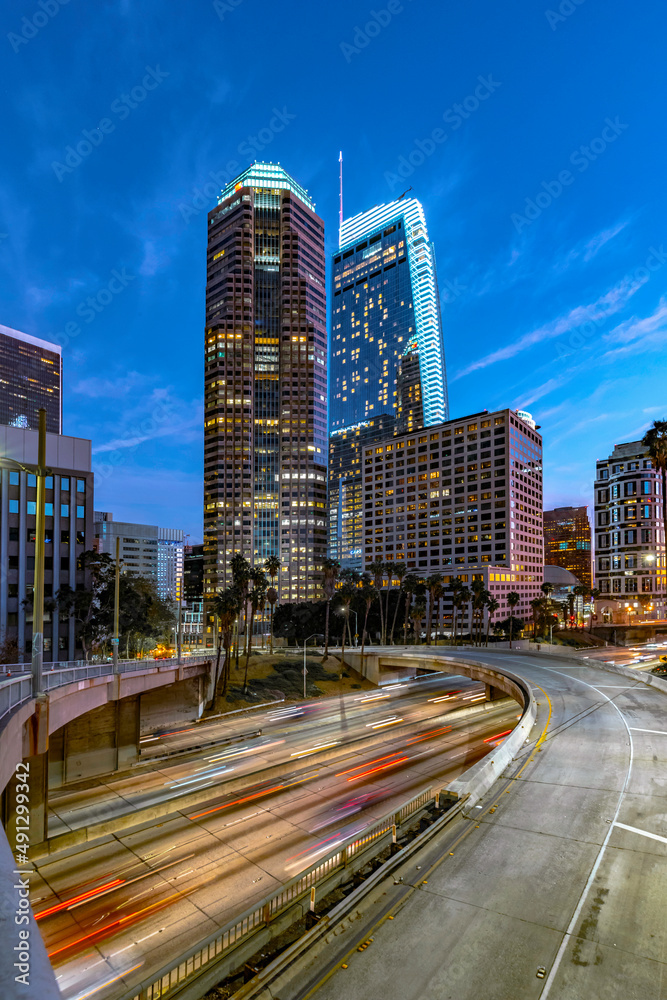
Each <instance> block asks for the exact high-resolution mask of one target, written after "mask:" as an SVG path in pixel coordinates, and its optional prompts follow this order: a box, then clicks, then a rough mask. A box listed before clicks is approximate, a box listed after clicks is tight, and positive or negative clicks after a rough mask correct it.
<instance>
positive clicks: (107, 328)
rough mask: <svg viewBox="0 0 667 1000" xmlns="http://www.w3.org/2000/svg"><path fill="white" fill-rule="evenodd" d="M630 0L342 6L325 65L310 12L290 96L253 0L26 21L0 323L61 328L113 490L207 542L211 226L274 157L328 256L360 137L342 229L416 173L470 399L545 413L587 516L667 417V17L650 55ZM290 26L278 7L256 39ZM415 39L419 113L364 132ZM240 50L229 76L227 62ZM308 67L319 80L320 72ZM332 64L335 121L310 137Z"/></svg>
mask: <svg viewBox="0 0 667 1000" xmlns="http://www.w3.org/2000/svg"><path fill="white" fill-rule="evenodd" d="M615 7H617V8H618V11H619V14H620V12H621V10H622V8H621V7H620V5H617V4H612V10H611V11H610V16H609V17H607V18H605V19H604V21H603V20H602V19H601V18H600V16H599V14H598V13H596V11H595V10H594V8H593V7H591V6H590V5H587V4H584V5H582V6H581V7H580V8H579V7H578V8H577V9H576V11H575V12H574V13H573V14H572V16H570V17H567V18H565V19H564V20H563V21H560V20H558V19H556V20H555V21H554V20H553V18H552V19H551V20H550V19H549V18H548V17H547V16H546V14H545V12H544V11H541V10H540V11H536V10H534V9H532V7H531V5H529V4H528V3H521V4H519V6H518V7H517V8H516V9H515V10H513V11H512V12H511V13H510V14H508V13H507V12H500V11H495V10H493V9H491V8H490V7H489V8H488V9H487V10H485V17H484V18H483V19H476V18H475V14H474V12H472V11H470V12H468V11H460V12H458V13H457V15H456V18H455V19H454V20H453V21H452V20H451V18H450V16H449V15H448V14H447V13H445V12H444V11H443V12H441V11H434V12H433V13H432V23H431V25H430V27H431V28H432V31H429V32H427V33H425V32H424V31H423V23H422V20H421V18H420V16H419V13H418V10H417V8H416V7H412V6H403V8H402V12H401V13H396V14H395V15H393V16H392V17H391V18H390V21H389V22H388V23H387V25H386V26H385V27H383V28H382V29H381V30H380V31H379V32H378V35H377V37H371V35H373V33H374V30H375V29H373V31H371V32H370V33H369V34H368V35H366V34H365V33H364V28H365V25H366V21H365V18H366V17H369V18H370V14H367V13H366V12H364V13H363V15H362V13H361V12H360V10H359V8H358V7H357V6H356V5H354V4H352V3H342V4H340V5H338V6H337V7H336V9H335V10H333V9H332V10H327V11H326V12H322V13H321V14H319V15H318V17H319V18H321V19H322V23H321V25H319V26H318V33H319V34H320V35H323V36H325V37H326V38H327V43H326V45H325V46H324V47H323V48H322V49H321V51H318V52H317V57H315V49H313V51H310V50H309V48H308V46H307V45H306V46H304V45H303V43H304V42H306V41H307V40H308V39H309V38H310V31H309V29H308V28H306V27H305V26H304V25H300V26H299V29H298V31H297V32H296V33H295V34H294V36H292V37H291V38H290V39H289V40H288V41H287V42H286V44H287V45H288V47H289V46H292V47H293V48H294V51H295V52H296V51H297V47H300V49H299V52H300V58H299V60H296V61H295V63H297V62H298V64H299V70H298V71H297V70H296V69H295V68H290V70H289V72H287V73H286V74H285V76H284V77H283V78H282V79H281V82H280V86H278V87H277V88H274V89H273V90H272V91H271V98H270V99H269V98H268V97H267V93H268V92H269V91H268V90H267V82H268V80H269V77H268V76H267V74H268V73H269V70H268V69H267V68H263V65H262V63H263V62H264V63H265V64H266V66H267V67H268V65H269V62H270V60H264V61H263V60H261V59H259V60H257V62H256V64H255V66H254V68H253V71H252V73H251V74H250V76H249V77H247V69H246V68H245V67H243V66H242V50H243V45H242V39H243V37H244V33H245V32H246V31H247V28H248V24H249V19H250V18H251V16H252V15H251V13H250V11H251V8H250V5H246V4H240V5H238V8H234V9H232V10H230V12H228V13H226V14H225V15H224V18H223V19H221V17H220V16H219V13H218V12H217V11H216V9H215V8H214V6H213V5H212V4H211V5H209V4H207V5H203V6H202V7H201V8H196V9H195V10H194V11H193V12H191V14H190V15H188V18H187V19H185V15H184V14H183V13H177V14H175V15H174V16H173V17H172V18H170V21H169V23H168V24H164V23H163V20H162V19H160V18H159V11H158V8H157V6H156V5H154V6H151V5H150V4H149V6H148V7H147V8H146V9H145V10H144V12H143V13H142V19H141V22H139V20H138V15H137V14H136V12H134V11H133V10H132V9H131V8H130V7H129V6H126V7H122V8H118V9H117V10H113V11H111V10H108V11H102V12H95V13H94V14H93V12H91V11H87V10H83V9H81V10H78V9H77V8H75V7H73V6H72V7H63V8H62V10H60V11H59V14H58V16H57V17H55V18H53V19H52V20H51V21H50V22H49V23H48V25H46V26H44V27H43V28H41V29H40V30H39V31H38V32H36V35H35V37H32V38H30V39H24V38H23V37H22V36H21V19H20V17H17V18H16V24H14V22H13V21H12V18H11V17H9V16H8V18H7V24H6V34H7V35H9V34H11V33H12V32H13V33H14V34H15V35H16V37H17V38H19V39H21V40H19V41H16V40H14V44H12V42H11V41H10V40H8V39H6V44H7V56H8V59H7V65H8V70H7V72H8V79H9V86H10V87H11V88H12V94H13V97H12V98H11V99H10V101H9V102H8V103H7V106H6V108H5V109H4V111H3V114H4V116H5V124H6V128H7V130H8V131H9V132H10V133H11V134H13V135H14V136H15V140H14V142H13V144H12V146H11V147H9V148H8V150H7V154H6V157H5V163H4V165H3V173H2V175H1V177H0V261H1V262H2V265H3V267H4V269H5V273H6V275H7V280H6V281H5V284H4V288H3V294H2V298H1V299H0V320H1V321H2V323H3V324H4V325H6V326H8V327H10V328H14V329H17V330H20V331H24V332H25V333H26V334H28V335H30V336H34V337H37V338H39V339H42V340H46V341H49V340H52V339H53V338H56V337H57V338H58V339H59V340H60V342H61V343H62V349H63V367H64V382H65V393H64V397H65V406H64V426H63V430H64V432H65V433H66V434H70V435H74V436H79V437H89V438H91V439H92V440H93V444H94V468H95V471H96V484H97V485H96V492H97V495H98V496H99V504H100V506H101V507H103V508H104V507H107V508H110V509H113V510H115V511H116V512H117V515H118V516H119V517H123V518H125V519H127V520H131V521H143V522H148V523H167V522H169V523H179V524H181V525H182V526H183V528H184V530H185V531H186V532H187V533H188V534H189V535H190V536H191V539H192V541H196V540H198V539H201V516H200V511H201V506H200V482H201V472H202V464H201V448H200V443H201V436H200V428H201V414H202V407H203V397H202V392H201V353H200V350H199V348H198V343H199V341H198V337H199V331H200V330H201V321H202V309H201V303H202V301H203V288H204V281H205V274H204V269H203V267H202V264H201V261H202V257H201V251H202V246H203V245H204V243H205V239H206V225H205V220H206V214H207V212H208V211H209V210H210V209H211V208H212V207H213V206H214V204H215V200H216V196H217V194H218V193H219V191H220V189H221V187H222V186H223V185H224V184H225V183H226V182H228V181H229V180H230V179H231V178H232V177H233V176H235V175H236V173H238V172H239V171H240V170H242V169H243V168H245V167H246V166H247V165H248V163H249V162H250V161H251V160H252V159H255V158H257V159H268V160H273V161H274V162H275V161H281V162H282V163H283V164H284V165H285V168H286V169H287V170H288V171H289V172H290V173H291V174H292V175H293V176H294V177H295V178H296V180H297V181H298V182H299V183H300V184H302V185H303V186H304V187H306V188H308V189H309V190H310V195H311V196H312V197H313V198H314V200H315V202H316V205H317V211H318V213H319V214H320V215H321V216H322V218H323V219H324V220H325V234H326V249H327V253H329V252H330V251H331V250H332V249H333V248H334V247H335V245H336V242H337V229H338V226H337V222H338V218H337V216H338V207H339V206H338V151H339V149H340V148H341V147H342V149H343V155H344V210H345V213H344V214H345V217H346V218H349V217H351V216H354V215H355V214H357V213H358V212H361V211H364V210H366V209H367V208H368V207H369V206H371V205H373V204H382V203H386V202H388V201H390V200H392V199H393V198H397V197H398V196H399V195H400V194H402V193H403V192H404V191H405V190H406V189H408V188H412V192H411V195H414V196H415V197H417V198H419V200H420V201H421V202H422V203H423V205H424V211H425V214H426V218H427V220H428V224H429V236H430V238H431V239H432V241H433V242H434V244H435V246H436V248H437V251H438V259H437V264H438V275H439V281H440V294H441V302H442V309H443V325H444V327H445V329H446V338H447V350H446V356H447V364H448V371H449V392H450V411H451V414H450V415H451V416H454V417H455V416H457V415H460V414H465V413H468V412H473V411H478V410H481V409H483V408H484V407H486V408H488V409H490V410H491V409H494V408H496V407H497V406H504V405H511V406H515V407H517V408H519V407H524V406H525V407H527V408H528V409H530V410H531V411H532V412H533V413H534V415H535V417H536V419H537V420H538V422H539V423H540V424H541V426H542V428H543V433H544V436H545V505H546V506H548V507H557V506H563V505H581V504H583V503H586V504H588V505H589V506H591V505H592V502H593V496H592V485H591V484H592V473H593V470H594V468H595V460H596V458H597V457H598V456H599V455H601V454H607V453H609V452H610V451H611V449H612V448H613V446H614V444H616V443H620V442H623V441H631V440H636V439H638V438H640V437H641V435H642V433H643V431H644V430H645V428H646V427H647V426H648V425H649V424H650V423H651V421H652V419H653V418H654V417H661V416H662V415H663V414H662V410H661V405H660V389H661V382H660V379H659V375H660V368H661V365H662V363H663V361H664V346H663V344H664V339H665V336H664V324H665V320H666V319H667V306H665V305H664V303H663V301H662V291H663V287H664V280H663V279H662V277H661V275H662V273H663V271H662V269H663V268H664V264H665V262H666V261H667V254H666V253H665V250H664V247H663V243H662V239H663V232H664V218H665V208H666V204H665V194H664V191H663V190H662V186H661V184H660V179H659V176H658V173H657V172H656V171H654V170H653V169H652V168H651V167H650V166H649V164H650V163H652V162H653V161H654V159H655V156H656V154H657V153H658V151H657V150H656V149H655V142H656V141H657V140H656V138H655V129H654V127H653V122H654V120H655V116H656V114H658V113H659V107H660V104H661V93H662V89H661V85H657V86H656V84H655V81H654V79H653V76H652V74H651V69H650V67H651V65H652V64H653V63H654V62H656V61H657V60H658V59H659V53H658V51H657V48H656V50H655V52H654V51H653V49H652V46H654V45H655V46H657V45H658V43H657V38H658V37H659V36H660V25H659V24H656V22H658V21H660V20H661V19H663V18H664V12H661V11H658V10H652V11H647V10H642V11H641V12H640V13H639V14H638V15H637V18H636V19H635V21H633V23H632V25H631V26H630V32H631V34H632V35H633V37H634V33H635V32H636V33H637V34H641V36H642V38H643V40H644V41H643V49H642V51H643V53H644V54H643V56H642V57H641V58H640V57H639V55H637V54H636V53H634V52H633V50H632V46H629V45H628V34H627V31H623V32H622V31H621V30H620V27H619V23H618V22H617V19H615V18H614V17H613V16H611V15H613V8H615ZM157 23H160V25H161V32H160V33H159V36H160V37H159V40H156V39H157V34H158V33H156V32H155V31H151V30H150V28H151V25H153V26H154V25H156V24H157ZM357 27H358V28H359V31H360V32H361V33H360V34H359V33H358V32H356V28H357ZM279 30H280V29H279V27H278V13H277V11H275V12H274V11H269V12H267V22H266V24H265V25H264V28H263V30H262V32H261V33H260V34H259V35H258V39H257V45H258V51H259V52H260V53H261V52H265V53H267V54H268V53H269V52H270V51H271V46H272V44H273V42H272V39H273V35H274V33H275V32H276V31H279ZM184 32H185V33H187V36H188V38H189V39H190V44H189V46H188V47H186V48H185V49H184V48H183V46H182V45H181V44H180V42H181V37H182V35H183V33H184ZM355 37H357V41H358V44H357V43H355V42H354V39H355ZM102 38H103V39H104V42H105V45H104V46H103V47H102V49H103V51H102V54H101V55H99V54H98V55H96V57H95V61H94V62H93V61H92V56H91V53H92V52H93V51H97V52H98V53H99V51H100V48H101V47H100V45H99V44H98V42H99V41H101V40H102ZM364 39H365V40H366V43H365V44H364ZM443 39H444V41H443ZM81 40H83V42H84V44H81ZM85 43H87V44H85ZM406 45H408V46H409V45H418V46H419V48H420V52H421V53H422V57H423V58H422V62H423V64H424V68H423V71H422V72H423V75H422V79H421V80H420V84H419V94H420V101H419V106H418V107H415V108H414V110H412V111H410V113H409V114H396V113H395V105H394V102H392V101H376V102H375V104H374V106H373V107H374V111H373V115H371V116H369V115H364V116H363V118H362V117H361V116H357V117H356V118H355V117H352V118H349V119H345V120H343V117H342V115H341V113H340V112H342V111H343V110H344V109H346V108H347V107H349V106H351V102H353V100H354V97H355V95H358V94H360V93H362V92H363V89H364V88H365V87H368V86H370V84H371V82H372V81H374V80H377V78H378V74H380V73H381V72H383V70H384V68H385V67H386V65H387V64H388V62H391V60H392V59H395V58H397V57H398V56H399V54H400V52H401V51H403V49H404V46H406ZM443 45H444V50H445V51H446V53H447V56H448V59H447V64H446V69H445V71H444V72H442V71H440V70H438V69H437V67H438V66H439V65H441V62H442V51H443ZM315 48H316V47H315ZM647 50H648V51H647ZM105 52H108V53H110V54H111V55H110V56H109V55H105V54H104V53H105ZM221 52H223V54H224V56H225V67H226V68H225V71H224V73H223V74H220V72H219V71H218V70H216V69H212V68H209V67H212V66H214V65H219V62H216V60H217V57H219V56H220V53H221ZM214 54H215V56H216V59H213V58H212V56H213V55H214ZM9 57H11V58H9ZM536 60H538V61H539V69H536V68H535V67H536V62H535V61H536ZM572 67H575V70H574V72H573V70H572ZM309 72H312V74H313V80H314V84H313V86H312V87H309V88H303V87H300V86H299V84H298V80H299V74H303V73H306V74H307V73H309ZM244 74H245V75H244ZM84 77H85V78H86V79H87V80H89V85H88V86H87V87H86V89H85V91H83V90H82V88H81V86H80V80H81V79H82V78H84ZM246 78H247V85H246V86H245V89H243V90H239V89H238V88H236V87H235V80H236V79H246ZM330 79H335V80H336V84H337V86H336V93H335V96H334V98H333V100H334V104H333V105H332V106H331V111H335V112H337V113H336V114H333V116H332V124H329V125H327V126H326V128H324V129H321V130H318V131H317V132H314V131H313V129H312V122H313V120H314V117H315V116H316V115H317V114H318V113H319V111H320V109H321V102H322V97H323V90H322V88H323V86H325V84H326V83H327V82H328V81H329V80H330ZM47 80H48V87H47V86H44V87H42V86H41V83H42V82H44V84H46V82H47ZM54 80H57V81H58V82H57V83H54ZM554 80H556V81H561V83H560V84H558V86H557V88H556V91H555V95H554V91H553V81H554ZM416 93H417V91H416V90H415V91H414V94H416ZM414 94H412V93H411V92H410V91H409V90H408V92H407V95H406V101H407V102H408V105H409V106H411V104H412V97H413V96H414ZM132 95H134V96H132ZM274 95H275V96H274ZM424 95H428V96H427V99H424ZM639 97H641V100H639V99H638V98H639ZM546 107H549V113H548V114H547V113H546V112H545V108H546ZM165 116H169V120H170V127H169V128H168V129H164V128H163V125H162V123H163V121H164V120H165ZM102 121H104V122H105V126H104V129H102V130H101V131H97V126H98V125H99V123H100V122H102ZM84 132H87V133H89V134H91V135H93V139H92V140H91V139H87V138H86V137H85V135H84ZM202 137H203V138H202ZM95 142H96V143H97V144H94V143H95ZM76 146H80V152H78V153H77V152H76V149H75V147H76ZM68 147H71V148H72V149H73V150H74V152H73V153H70V154H68ZM143 150H145V151H146V152H147V153H148V150H150V157H149V156H146V157H143V158H142V151H143ZM137 154H139V155H137ZM68 159H69V162H66V161H67V160H68ZM148 163H150V168H147V166H145V165H144V164H148ZM54 164H55V165H56V166H54ZM231 164H234V166H233V167H232V166H231ZM58 165H60V166H58ZM26 178H27V179H28V181H29V184H28V185H26ZM559 178H560V179H559ZM26 192H27V197H26ZM65 232H67V233H69V234H71V238H69V239H68V241H67V242H66V243H64V242H63V234H64V233H65ZM649 352H652V353H649ZM647 358H651V360H652V361H653V365H652V366H648V365H647V364H646V361H647ZM621 365H622V368H621V367H620V366H621ZM619 371H622V377H621V375H619ZM174 467H176V468H178V471H179V474H178V475H177V476H174V474H173V469H174ZM120 498H123V499H122V500H121V499H120ZM167 500H168V504H169V506H168V507H167Z"/></svg>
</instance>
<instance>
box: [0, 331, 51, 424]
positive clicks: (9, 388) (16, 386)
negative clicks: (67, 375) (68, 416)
mask: <svg viewBox="0 0 667 1000" xmlns="http://www.w3.org/2000/svg"><path fill="white" fill-rule="evenodd" d="M62 374H63V362H62V349H61V347H60V345H59V344H51V343H49V342H48V341H46V340H39V339H38V338H37V337H31V336H30V335H29V334H27V333H20V332H19V331H18V330H12V329H10V328H9V327H8V326H0V424H8V425H9V426H10V427H24V428H30V429H31V430H37V427H38V416H37V414H38V411H39V408H40V407H44V409H45V410H46V429H47V431H48V432H49V433H51V434H61V433H62V423H63V419H62V412H63V410H62Z"/></svg>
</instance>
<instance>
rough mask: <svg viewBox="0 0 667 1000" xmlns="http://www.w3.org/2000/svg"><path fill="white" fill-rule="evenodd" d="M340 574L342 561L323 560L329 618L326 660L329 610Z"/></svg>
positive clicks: (326, 648) (327, 632) (323, 581)
mask: <svg viewBox="0 0 667 1000" xmlns="http://www.w3.org/2000/svg"><path fill="white" fill-rule="evenodd" d="M339 574H340V563H339V562H337V560H336V559H328V558H327V559H323V560H322V590H323V591H324V596H325V598H326V602H327V619H326V624H325V626H324V656H323V657H322V660H323V661H324V660H326V658H327V656H328V655H329V612H330V608H331V598H332V597H333V595H334V594H335V593H336V582H337V580H338V576H339Z"/></svg>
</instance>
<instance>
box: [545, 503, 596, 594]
mask: <svg viewBox="0 0 667 1000" xmlns="http://www.w3.org/2000/svg"><path fill="white" fill-rule="evenodd" d="M591 560H592V552H591V525H590V521H589V520H588V508H587V507H556V508H555V509H554V510H545V511H544V562H545V564H546V565H548V566H561V567H562V568H563V569H566V570H568V571H569V572H570V573H573V574H574V576H576V577H577V579H578V581H579V583H580V584H581V585H582V586H584V587H586V588H587V589H588V590H589V591H590V589H591V586H592V579H593V577H592V568H593V567H592V561H591Z"/></svg>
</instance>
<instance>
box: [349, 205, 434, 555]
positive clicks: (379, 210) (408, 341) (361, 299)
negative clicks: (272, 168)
mask: <svg viewBox="0 0 667 1000" xmlns="http://www.w3.org/2000/svg"><path fill="white" fill-rule="evenodd" d="M329 356H330V394H329V433H330V449H329V497H330V502H331V501H333V505H332V517H333V518H334V519H335V520H336V525H335V528H332V530H335V531H337V534H338V538H339V540H341V541H340V543H339V545H338V547H337V548H336V547H332V548H331V554H332V555H334V556H335V557H336V558H338V559H339V561H340V562H341V563H342V564H343V565H344V566H356V565H357V564H358V555H357V551H356V544H355V546H354V551H352V549H348V548H346V546H345V545H344V544H342V539H343V535H344V527H343V517H344V515H345V518H346V519H347V520H348V521H349V520H354V521H355V524H354V527H353V529H352V530H351V531H349V532H348V534H349V535H350V538H351V539H352V538H353V539H356V538H357V537H359V536H360V535H361V533H362V530H363V527H362V525H363V510H362V507H361V505H359V506H358V507H356V508H355V509H354V510H352V511H351V510H350V509H349V506H348V505H344V503H343V496H344V494H346V493H347V494H348V495H350V496H351V495H352V494H353V493H354V492H355V490H356V492H357V493H360V490H361V474H360V471H359V468H360V467H357V468H356V475H357V478H356V481H354V473H355V467H354V466H353V465H351V464H350V461H348V458H349V448H348V441H349V434H348V431H351V430H352V429H355V432H356V429H357V428H364V427H368V428H371V427H375V428H378V427H379V418H381V417H384V418H393V419H394V420H395V419H397V418H399V417H400V421H401V424H400V426H401V428H402V429H406V430H407V429H408V428H409V427H410V426H413V427H415V428H416V427H417V426H422V424H423V425H426V426H428V425H431V424H436V423H438V422H441V421H443V420H446V419H447V416H448V404H447V378H446V372H445V360H444V348H443V341H442V324H441V319H440V303H439V297H438V285H437V276H436V269H435V254H434V251H433V246H432V244H431V243H430V241H429V238H428V232H427V230H426V222H425V219H424V212H423V209H422V206H421V204H420V203H419V202H418V201H417V200H416V199H414V198H399V199H398V200H397V201H394V202H391V203H390V204H387V205H378V206H376V207H375V208H373V209H371V210H370V211H367V212H362V213H360V214H359V215H356V216H354V217H353V218H351V219H347V220H346V221H344V222H343V223H342V224H341V227H340V234H339V249H338V250H337V251H336V252H335V253H334V255H333V268H332V322H331V345H330V355H329ZM399 370H400V371H401V396H400V398H399V395H398V388H397V377H398V373H399ZM369 433H373V432H372V431H369ZM339 450H340V451H341V452H342V453H341V454H340V455H339V454H338V451H339ZM341 476H343V477H344V478H345V484H344V486H343V487H341V486H339V480H340V478H341ZM336 500H337V501H338V509H337V510H336V508H335V503H336Z"/></svg>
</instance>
